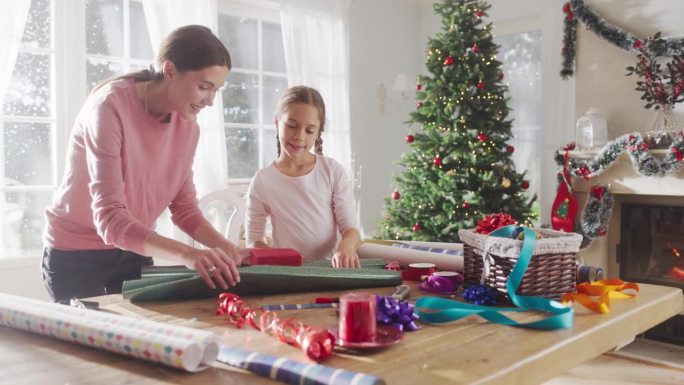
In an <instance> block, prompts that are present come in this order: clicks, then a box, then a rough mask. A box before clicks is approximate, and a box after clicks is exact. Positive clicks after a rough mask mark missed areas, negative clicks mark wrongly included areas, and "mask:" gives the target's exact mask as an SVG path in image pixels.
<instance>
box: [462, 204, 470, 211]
mask: <svg viewBox="0 0 684 385" xmlns="http://www.w3.org/2000/svg"><path fill="white" fill-rule="evenodd" d="M469 208H470V203H468V202H463V209H465V210H468V209H469Z"/></svg>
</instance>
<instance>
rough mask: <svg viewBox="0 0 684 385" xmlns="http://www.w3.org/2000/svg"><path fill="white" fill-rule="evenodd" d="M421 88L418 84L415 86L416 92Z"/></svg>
mask: <svg viewBox="0 0 684 385" xmlns="http://www.w3.org/2000/svg"><path fill="white" fill-rule="evenodd" d="M421 88H423V86H421V85H420V83H417V84H416V91H420V89H421Z"/></svg>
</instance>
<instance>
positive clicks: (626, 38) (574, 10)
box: [560, 0, 684, 79]
mask: <svg viewBox="0 0 684 385" xmlns="http://www.w3.org/2000/svg"><path fill="white" fill-rule="evenodd" d="M563 14H564V15H565V16H564V23H563V28H564V31H563V32H564V33H563V48H562V49H561V54H562V56H563V60H562V68H561V71H560V74H561V76H562V77H563V78H564V79H566V78H568V77H570V76H572V75H573V74H574V63H575V55H576V52H577V51H576V45H577V32H576V31H577V20H579V21H581V22H582V23H583V24H584V25H585V26H586V28H587V30H589V31H591V32H593V33H594V34H596V35H597V36H599V37H600V38H602V39H603V40H605V41H607V42H609V43H611V44H613V45H614V46H616V47H618V48H620V49H623V50H625V51H629V52H632V53H634V54H637V53H638V50H637V48H636V47H635V45H634V43H635V42H636V41H637V40H640V39H639V37H637V36H635V35H634V34H632V33H630V32H627V31H625V30H623V29H622V28H620V27H617V26H615V25H613V24H610V23H608V22H607V21H606V20H605V19H603V18H602V17H600V16H599V15H597V14H596V13H595V12H593V11H592V10H591V9H590V8H589V6H587V5H586V4H585V1H584V0H571V1H569V2H567V3H565V4H564V5H563ZM641 40H643V39H641ZM664 40H665V52H664V54H665V55H666V56H675V55H682V54H684V37H666V38H664Z"/></svg>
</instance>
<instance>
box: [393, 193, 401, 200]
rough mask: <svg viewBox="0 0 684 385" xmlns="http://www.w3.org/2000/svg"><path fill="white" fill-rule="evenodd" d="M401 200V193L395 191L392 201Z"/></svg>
mask: <svg viewBox="0 0 684 385" xmlns="http://www.w3.org/2000/svg"><path fill="white" fill-rule="evenodd" d="M399 198H401V194H399V191H395V192H393V193H392V199H394V200H395V201H398V200H399Z"/></svg>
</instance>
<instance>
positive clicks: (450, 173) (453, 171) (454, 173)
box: [446, 168, 456, 176]
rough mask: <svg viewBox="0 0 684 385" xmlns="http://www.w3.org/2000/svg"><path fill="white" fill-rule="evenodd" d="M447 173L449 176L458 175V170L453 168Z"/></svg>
mask: <svg viewBox="0 0 684 385" xmlns="http://www.w3.org/2000/svg"><path fill="white" fill-rule="evenodd" d="M446 174H447V176H454V175H456V170H454V169H453V168H452V169H451V170H449V171H447V172H446Z"/></svg>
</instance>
